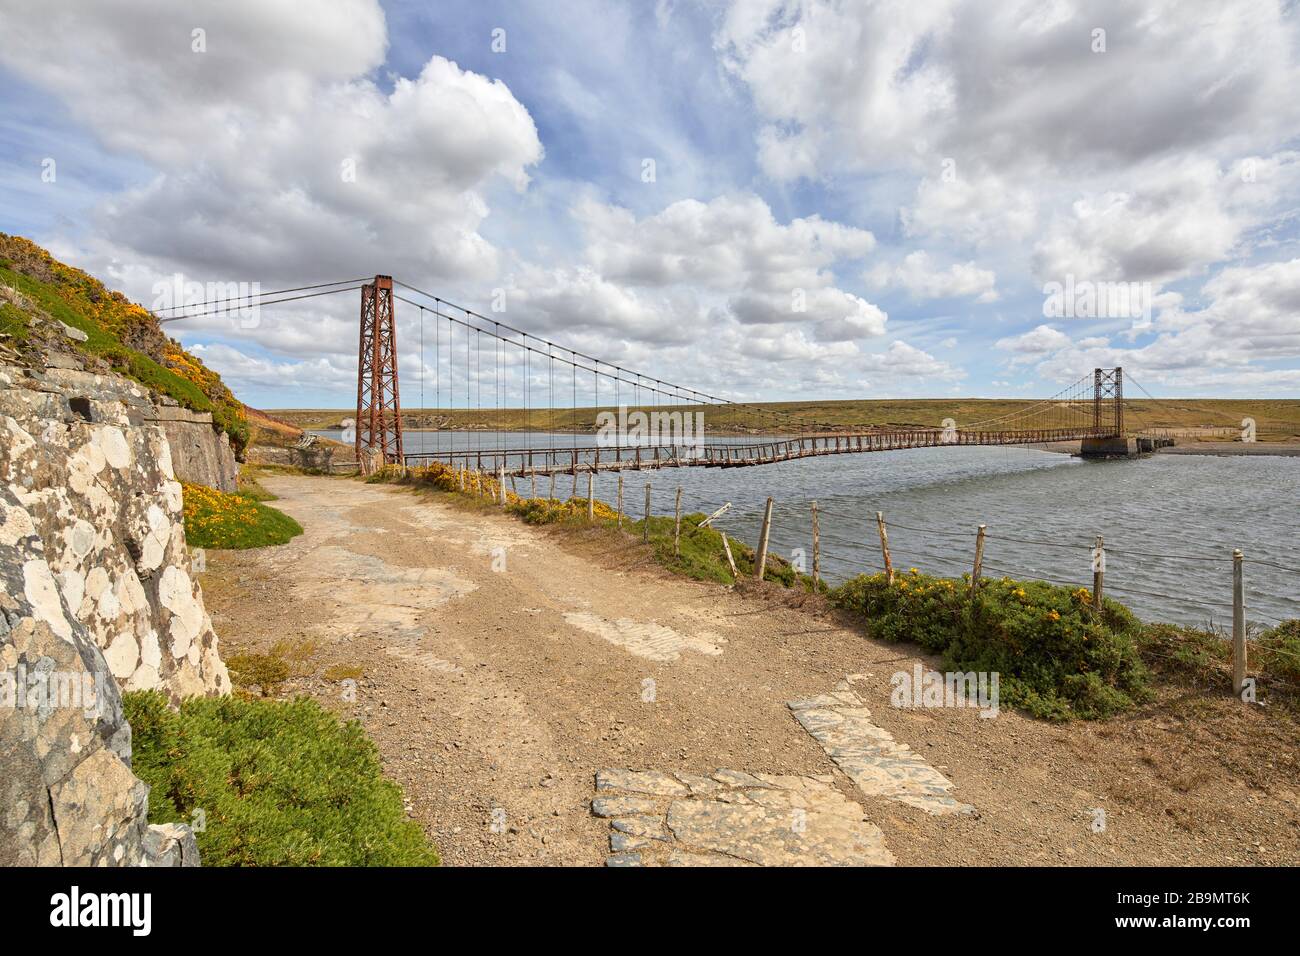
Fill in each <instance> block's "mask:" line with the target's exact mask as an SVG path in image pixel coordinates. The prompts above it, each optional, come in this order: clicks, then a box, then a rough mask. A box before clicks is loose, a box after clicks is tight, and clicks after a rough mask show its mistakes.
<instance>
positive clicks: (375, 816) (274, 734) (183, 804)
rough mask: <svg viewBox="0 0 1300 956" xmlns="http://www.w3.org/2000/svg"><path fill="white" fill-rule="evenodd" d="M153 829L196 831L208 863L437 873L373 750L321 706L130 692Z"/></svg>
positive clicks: (136, 755)
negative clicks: (176, 703) (195, 825)
mask: <svg viewBox="0 0 1300 956" xmlns="http://www.w3.org/2000/svg"><path fill="white" fill-rule="evenodd" d="M123 703H124V706H125V711H126V717H127V720H129V721H130V724H131V732H132V745H133V757H132V761H131V765H132V769H133V770H134V771H135V773H136V775H137V776H138V777H140V779H141V780H143V781H144V782H145V783H147V784H148V785H149V787H150V791H149V819H150V821H151V822H153V823H169V822H182V823H191V822H193V821H194V820H195V819H196V812H197V811H202V816H201V819H202V820H203V823H204V829H203V831H202V832H199V833H196V837H197V839H198V844H199V853H200V856H201V858H202V862H203V865H205V866H433V865H437V863H438V854H437V851H436V850H434V848H433V847H432V846H430V845H429V843H428V842H427V840H426V839H425V837H424V833H423V832H422V831H421V829H420V827H419V826H418V825H417V824H415V823H413V822H412V821H410V820H409V819H407V817H406V815H405V813H404V811H403V807H402V794H401V790H400V789H399V788H398V787H397V785H396V784H395V783H393V782H392V781H390V780H387V779H385V778H384V776H383V773H382V769H381V767H380V763H379V756H378V753H377V751H376V749H375V745H374V744H373V743H372V742H371V740H370V739H369V738H368V737H367V736H366V735H365V732H364V731H363V730H362V728H361V725H360V724H358V723H356V722H355V721H350V722H348V723H343V722H342V721H340V720H339V719H338V718H337V717H335V716H334V715H333V714H331V713H329V711H327V710H325V709H324V708H322V707H321V706H320V705H319V704H317V703H316V702H315V701H313V700H310V699H308V698H299V699H298V700H294V701H268V700H242V699H240V698H238V697H194V698H190V699H189V700H186V701H185V702H184V703H182V704H181V706H180V710H179V711H174V710H171V709H169V708H168V706H167V701H166V698H165V697H164V696H163V695H162V694H160V693H158V692H157V691H135V692H131V693H128V694H126V695H124V697H123Z"/></svg>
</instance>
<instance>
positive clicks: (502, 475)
mask: <svg viewBox="0 0 1300 956" xmlns="http://www.w3.org/2000/svg"><path fill="white" fill-rule="evenodd" d="M497 487H498V488H500V489H501V507H502V508H504V507H505V506H506V503H507V502H508V501H509V500H510V499H509V498H508V497H506V466H505V465H497Z"/></svg>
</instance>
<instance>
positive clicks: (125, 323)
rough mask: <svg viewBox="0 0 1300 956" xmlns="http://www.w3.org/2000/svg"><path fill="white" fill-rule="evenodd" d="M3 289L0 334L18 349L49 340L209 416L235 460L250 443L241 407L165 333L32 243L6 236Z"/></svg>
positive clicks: (2, 239) (0, 258)
mask: <svg viewBox="0 0 1300 956" xmlns="http://www.w3.org/2000/svg"><path fill="white" fill-rule="evenodd" d="M0 287H4V288H7V289H9V290H12V291H11V292H6V293H3V296H2V297H3V298H10V299H12V300H13V301H7V302H4V303H3V304H2V305H0V332H2V333H4V334H6V335H8V336H9V337H10V339H11V340H12V342H13V344H16V345H18V346H19V348H20V351H21V349H22V347H23V346H24V345H26V344H28V343H29V342H30V344H32V345H33V346H34V347H35V346H39V345H41V342H38V341H36V339H47V338H49V337H50V335H51V334H53V342H54V344H56V345H57V346H58V347H59V348H60V349H76V350H78V351H80V352H82V353H85V354H86V355H87V356H89V357H90V358H91V359H94V360H99V361H101V362H102V363H103V364H104V365H105V366H106V367H108V368H111V369H112V370H113V371H115V372H118V373H120V374H122V375H125V376H126V377H127V378H131V379H134V380H135V381H137V382H139V383H140V384H141V385H144V386H145V387H147V388H148V389H149V390H151V391H153V392H156V393H158V394H161V395H166V396H168V397H169V398H173V399H175V400H176V401H177V402H179V403H180V404H181V405H183V406H185V407H186V408H189V409H192V410H193V411H196V412H211V413H212V420H213V425H214V426H215V427H216V428H218V429H219V430H221V431H224V432H225V433H226V434H227V435H228V436H229V437H230V442H231V446H232V447H233V448H234V450H235V453H236V454H237V455H242V454H243V449H244V447H245V445H246V444H247V442H248V421H247V419H246V417H245V415H244V406H243V405H242V404H241V403H240V402H239V401H238V400H237V399H236V398H235V397H234V395H232V394H231V392H230V389H228V388H227V387H226V385H225V384H224V383H223V382H222V381H221V377H220V376H219V375H217V373H216V372H214V371H212V370H211V369H209V368H208V367H207V366H205V365H204V364H203V362H202V361H201V360H200V359H199V358H198V357H197V356H195V355H193V354H191V353H190V352H187V351H186V350H185V349H183V348H181V346H180V343H178V342H176V341H175V340H174V339H171V338H168V337H167V336H166V335H164V334H163V333H162V330H161V328H160V326H159V324H158V319H157V317H155V316H154V315H153V314H152V313H151V312H149V311H148V310H146V309H144V308H143V307H141V306H139V305H136V304H135V303H134V302H131V301H130V300H128V299H127V298H126V297H125V296H124V295H122V294H121V293H120V292H112V291H110V290H109V289H107V288H105V287H104V285H103V283H101V282H100V281H99V280H98V279H96V278H95V277H94V276H91V275H88V274H87V273H85V272H82V271H81V270H80V269H74V268H73V267H71V266H68V265H64V264H63V263H62V262H59V261H58V260H57V259H55V258H54V257H53V256H51V255H50V254H49V253H48V252H46V251H45V250H44V249H42V248H41V247H40V246H38V245H36V244H35V243H33V242H31V241H29V240H27V239H24V238H22V237H21V236H10V235H6V234H4V233H0ZM51 322H56V323H57V322H61V323H63V325H65V326H67V327H68V328H70V329H74V330H76V331H77V332H79V333H82V334H83V335H84V340H82V339H73V338H69V337H67V336H65V335H63V334H62V333H61V332H57V331H55V332H53V333H52V327H51ZM53 328H57V327H53Z"/></svg>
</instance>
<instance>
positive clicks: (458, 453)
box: [403, 428, 1114, 478]
mask: <svg viewBox="0 0 1300 956" xmlns="http://www.w3.org/2000/svg"><path fill="white" fill-rule="evenodd" d="M1109 437H1114V435H1113V433H1112V432H1111V430H1109V429H1095V428H1048V429H1028V430H1011V431H960V430H956V431H944V430H942V429H934V428H927V429H899V430H883V429H881V430H872V431H860V432H825V433H819V434H813V435H800V436H796V437H791V438H772V439H766V440H763V441H754V442H745V441H739V442H735V443H732V442H726V443H718V444H696V445H671V444H670V445H648V446H640V445H622V446H597V445H591V446H585V447H583V446H576V445H575V446H565V447H555V448H548V447H533V448H481V449H459V450H448V451H434V452H420V453H416V454H408V455H406V456H404V459H403V461H404V463H405V464H406V466H407V467H409V468H418V467H421V466H424V465H429V464H433V463H439V464H443V465H446V466H448V467H451V468H456V469H465V470H470V471H481V472H485V473H487V474H493V475H495V474H497V473H499V472H500V471H501V470H502V469H503V468H504V470H505V473H506V474H507V475H510V476H514V477H524V478H527V477H530V476H533V475H538V476H547V475H553V474H554V475H578V474H597V473H600V472H616V471H658V470H661V469H664V468H751V467H755V466H758V465H772V464H777V463H778V462H783V461H797V460H799V459H801V458H819V457H821V456H823V455H860V454H869V453H871V452H879V451H900V450H903V449H908V448H943V447H949V446H963V445H981V446H997V445H1037V444H1043V443H1046V442H1058V441H1081V440H1083V439H1085V438H1109Z"/></svg>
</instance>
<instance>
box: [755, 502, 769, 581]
mask: <svg viewBox="0 0 1300 956" xmlns="http://www.w3.org/2000/svg"><path fill="white" fill-rule="evenodd" d="M771 533H772V498H771V496H770V495H769V496H768V499H767V507H765V508H764V509H763V530H762V531H760V532H759V533H758V554H757V556H756V557H755V559H754V577H756V578H757V579H758V580H760V581H761V580H763V572H765V571H766V570H767V541H768V538H769V536H770V535H771Z"/></svg>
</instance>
